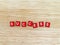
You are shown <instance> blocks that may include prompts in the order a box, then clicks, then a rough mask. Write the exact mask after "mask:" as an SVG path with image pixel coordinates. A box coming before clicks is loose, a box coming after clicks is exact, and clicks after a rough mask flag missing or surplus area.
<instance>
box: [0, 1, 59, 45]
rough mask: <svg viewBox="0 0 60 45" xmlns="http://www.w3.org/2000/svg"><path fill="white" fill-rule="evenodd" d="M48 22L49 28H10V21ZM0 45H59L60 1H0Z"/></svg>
mask: <svg viewBox="0 0 60 45" xmlns="http://www.w3.org/2000/svg"><path fill="white" fill-rule="evenodd" d="M17 20H19V21H29V20H32V21H34V22H39V21H45V22H46V21H49V22H51V27H50V28H36V29H33V28H30V27H26V28H22V27H13V28H12V27H10V26H9V22H10V21H17ZM0 45H60V0H0Z"/></svg>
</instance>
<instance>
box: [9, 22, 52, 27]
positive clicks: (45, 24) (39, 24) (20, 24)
mask: <svg viewBox="0 0 60 45" xmlns="http://www.w3.org/2000/svg"><path fill="white" fill-rule="evenodd" d="M50 25H51V23H50V22H44V21H40V22H33V21H28V22H26V21H23V22H20V21H10V27H14V26H17V27H27V26H29V27H33V28H38V27H47V28H50Z"/></svg>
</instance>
